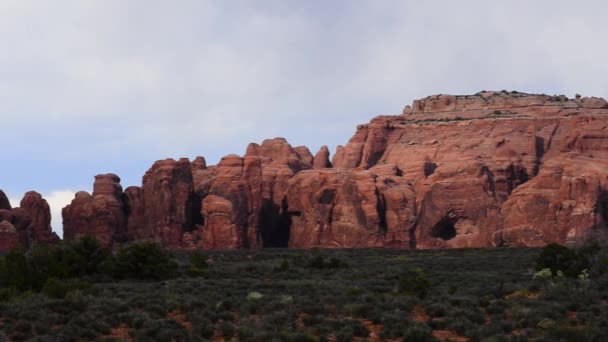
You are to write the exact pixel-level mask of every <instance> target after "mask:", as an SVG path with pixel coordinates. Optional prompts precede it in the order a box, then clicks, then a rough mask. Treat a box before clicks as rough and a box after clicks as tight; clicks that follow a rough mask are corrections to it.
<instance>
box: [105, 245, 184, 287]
mask: <svg viewBox="0 0 608 342" xmlns="http://www.w3.org/2000/svg"><path fill="white" fill-rule="evenodd" d="M114 259H115V260H114V265H113V271H114V274H115V275H116V277H118V278H132V279H143V280H146V279H149V280H161V279H167V278H171V277H173V276H174V275H175V274H176V272H177V262H176V261H175V260H174V258H173V256H172V255H171V253H170V252H169V251H167V250H166V249H164V248H163V247H162V246H161V245H160V244H158V243H155V242H138V243H134V244H131V245H128V246H125V247H122V248H120V250H118V252H117V253H116V256H115V258H114Z"/></svg>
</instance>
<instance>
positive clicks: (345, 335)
mask: <svg viewBox="0 0 608 342" xmlns="http://www.w3.org/2000/svg"><path fill="white" fill-rule="evenodd" d="M354 336H355V333H354V332H353V329H352V328H351V327H349V326H346V327H342V328H340V329H339V330H338V331H336V341H338V342H349V341H352V340H353V337H354Z"/></svg>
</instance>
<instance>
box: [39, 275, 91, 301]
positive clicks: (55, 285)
mask: <svg viewBox="0 0 608 342" xmlns="http://www.w3.org/2000/svg"><path fill="white" fill-rule="evenodd" d="M93 289H94V287H93V285H91V284H90V283H88V282H86V281H83V280H81V279H68V280H60V279H57V278H55V277H51V278H49V279H47V281H46V283H45V284H44V287H43V288H42V292H43V293H44V294H45V295H47V296H48V297H49V298H57V299H60V298H65V296H66V295H67V294H68V293H69V292H71V291H76V290H78V291H82V292H85V293H87V292H88V293H90V292H92V290H93Z"/></svg>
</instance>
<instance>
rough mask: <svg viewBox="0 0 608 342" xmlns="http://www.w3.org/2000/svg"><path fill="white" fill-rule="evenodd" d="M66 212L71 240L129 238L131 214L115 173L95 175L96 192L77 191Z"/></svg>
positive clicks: (66, 229)
mask: <svg viewBox="0 0 608 342" xmlns="http://www.w3.org/2000/svg"><path fill="white" fill-rule="evenodd" d="M62 215H63V237H64V238H65V239H67V240H73V239H78V238H80V237H82V236H85V235H93V236H95V237H97V239H99V241H101V242H103V243H105V244H107V245H111V244H112V243H113V242H121V241H125V236H126V224H127V217H126V209H125V204H124V199H123V193H122V187H121V186H120V178H119V177H118V176H117V175H115V174H111V173H110V174H103V175H97V176H95V183H94V184H93V194H92V195H91V194H89V193H87V192H85V191H80V192H78V193H76V196H75V198H74V199H73V200H72V203H71V204H70V205H68V206H66V207H65V208H63V210H62Z"/></svg>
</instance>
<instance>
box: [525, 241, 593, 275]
mask: <svg viewBox="0 0 608 342" xmlns="http://www.w3.org/2000/svg"><path fill="white" fill-rule="evenodd" d="M596 251H597V249H596V247H593V246H591V247H586V248H582V249H580V250H574V249H570V248H568V247H566V246H562V245H558V244H556V243H552V244H549V245H547V246H546V247H545V248H543V251H542V252H541V253H540V255H539V256H538V258H537V259H536V270H537V271H540V270H543V269H546V268H548V269H550V270H551V272H552V273H553V274H557V272H558V271H561V272H563V274H564V275H565V276H566V277H568V278H576V277H578V275H579V274H581V272H582V271H583V270H585V269H588V268H589V258H590V257H591V256H592V255H593V254H595V252H596Z"/></svg>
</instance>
